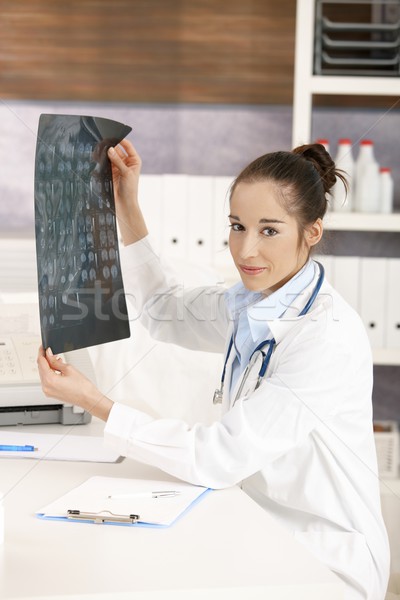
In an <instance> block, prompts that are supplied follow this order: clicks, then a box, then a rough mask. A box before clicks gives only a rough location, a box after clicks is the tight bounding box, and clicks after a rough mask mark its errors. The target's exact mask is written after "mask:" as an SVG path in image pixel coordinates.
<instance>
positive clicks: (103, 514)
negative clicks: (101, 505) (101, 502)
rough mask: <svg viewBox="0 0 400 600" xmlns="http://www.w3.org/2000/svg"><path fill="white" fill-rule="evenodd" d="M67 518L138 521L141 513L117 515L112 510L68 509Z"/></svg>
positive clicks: (119, 521)
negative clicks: (85, 510)
mask: <svg viewBox="0 0 400 600" xmlns="http://www.w3.org/2000/svg"><path fill="white" fill-rule="evenodd" d="M67 518H68V519H72V520H74V521H93V522H94V523H110V522H112V523H137V521H139V518H140V517H139V515H116V514H115V513H113V512H111V511H110V510H101V511H100V512H97V513H95V512H83V511H81V510H67Z"/></svg>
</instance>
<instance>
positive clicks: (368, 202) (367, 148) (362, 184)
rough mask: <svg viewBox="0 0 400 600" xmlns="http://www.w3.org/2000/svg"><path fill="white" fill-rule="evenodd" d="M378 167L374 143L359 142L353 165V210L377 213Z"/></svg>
mask: <svg viewBox="0 0 400 600" xmlns="http://www.w3.org/2000/svg"><path fill="white" fill-rule="evenodd" d="M379 187H380V173H379V165H378V163H377V161H376V160H375V154H374V142H373V141H372V140H361V142H360V151H359V153H358V157H357V160H356V165H355V197H354V206H355V210H357V211H359V212H372V213H375V212H379Z"/></svg>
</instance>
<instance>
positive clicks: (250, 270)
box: [239, 265, 266, 275]
mask: <svg viewBox="0 0 400 600" xmlns="http://www.w3.org/2000/svg"><path fill="white" fill-rule="evenodd" d="M239 268H240V270H241V271H243V273H245V274H246V275H259V274H260V273H263V272H264V271H265V270H266V269H265V267H249V266H247V265H239Z"/></svg>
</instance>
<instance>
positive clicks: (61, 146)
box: [35, 114, 131, 353]
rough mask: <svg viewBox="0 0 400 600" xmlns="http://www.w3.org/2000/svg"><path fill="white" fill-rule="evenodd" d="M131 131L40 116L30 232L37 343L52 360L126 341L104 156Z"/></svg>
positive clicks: (98, 121)
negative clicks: (34, 263) (56, 355)
mask: <svg viewBox="0 0 400 600" xmlns="http://www.w3.org/2000/svg"><path fill="white" fill-rule="evenodd" d="M130 131H131V128H130V127H128V126H126V125H123V124H122V123H118V122H116V121H112V120H109V119H102V118H99V117H86V116H79V115H50V114H47V115H41V117H40V120H39V128H38V138H37V145H36V161H35V229H36V254H37V269H38V288H39V307H40V324H41V333H42V343H43V346H44V348H47V347H49V346H50V347H51V348H52V350H53V352H54V353H60V352H67V351H69V350H75V349H78V348H85V347H88V346H93V345H96V344H102V343H105V342H111V341H114V340H119V339H123V338H126V337H129V335H130V330H129V321H128V316H127V308H126V302H125V294H124V288H123V281H122V274H121V264H120V253H119V245H118V237H117V228H116V217H115V203H114V194H113V184H112V172H111V163H110V161H109V159H108V157H107V149H108V148H109V147H110V146H114V145H116V144H118V143H119V142H120V141H121V140H122V139H123V138H124V137H125V136H126V135H127V134H128V133H129V132H130Z"/></svg>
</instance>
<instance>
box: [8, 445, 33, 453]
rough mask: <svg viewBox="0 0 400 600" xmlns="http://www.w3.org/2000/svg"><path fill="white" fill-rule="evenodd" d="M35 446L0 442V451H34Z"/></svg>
mask: <svg viewBox="0 0 400 600" xmlns="http://www.w3.org/2000/svg"><path fill="white" fill-rule="evenodd" d="M35 450H36V448H35V446H27V445H25V446H14V445H11V444H0V452H2V451H4V452H34V451H35Z"/></svg>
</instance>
